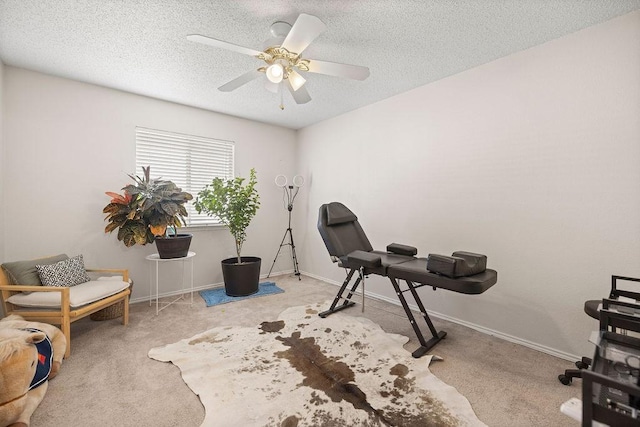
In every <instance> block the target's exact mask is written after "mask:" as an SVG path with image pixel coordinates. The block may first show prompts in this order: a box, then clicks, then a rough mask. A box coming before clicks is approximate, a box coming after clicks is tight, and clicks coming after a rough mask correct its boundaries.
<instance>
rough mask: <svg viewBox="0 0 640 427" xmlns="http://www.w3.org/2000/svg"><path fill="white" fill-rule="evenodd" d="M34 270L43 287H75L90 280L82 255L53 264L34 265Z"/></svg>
mask: <svg viewBox="0 0 640 427" xmlns="http://www.w3.org/2000/svg"><path fill="white" fill-rule="evenodd" d="M36 270H37V271H38V276H40V281H41V282H42V284H43V285H44V286H76V285H79V284H81V283H85V282H88V281H90V280H91V278H90V277H89V275H88V274H87V271H86V270H85V268H84V259H83V258H82V255H77V256H74V257H73V258H69V259H65V260H64V261H60V262H56V263H55V264H47V265H36Z"/></svg>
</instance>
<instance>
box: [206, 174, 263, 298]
mask: <svg viewBox="0 0 640 427" xmlns="http://www.w3.org/2000/svg"><path fill="white" fill-rule="evenodd" d="M244 181H245V179H244V178H241V177H236V178H233V179H228V180H223V179H221V178H215V179H213V181H212V182H211V184H209V185H207V186H206V187H205V188H203V189H202V190H201V191H200V192H199V193H198V196H197V197H196V201H195V204H194V206H195V208H196V210H197V211H198V213H202V212H205V213H206V214H207V215H210V216H214V217H216V218H218V219H219V220H220V222H221V223H222V224H223V225H225V226H227V227H228V228H229V231H230V232H231V234H232V235H233V238H234V240H235V244H236V257H234V258H229V259H226V260H223V261H222V273H223V276H224V282H225V290H226V292H227V294H228V295H231V296H244V295H250V294H252V293H255V292H257V290H258V280H259V278H260V258H256V257H243V256H241V252H242V245H243V244H244V242H245V240H246V238H247V227H248V226H249V223H250V222H251V220H252V219H253V217H254V216H255V215H256V212H257V211H258V208H259V207H260V197H259V195H258V190H257V189H256V184H257V179H256V171H255V169H253V168H252V169H251V172H250V175H249V181H248V182H247V183H246V185H245V183H244Z"/></svg>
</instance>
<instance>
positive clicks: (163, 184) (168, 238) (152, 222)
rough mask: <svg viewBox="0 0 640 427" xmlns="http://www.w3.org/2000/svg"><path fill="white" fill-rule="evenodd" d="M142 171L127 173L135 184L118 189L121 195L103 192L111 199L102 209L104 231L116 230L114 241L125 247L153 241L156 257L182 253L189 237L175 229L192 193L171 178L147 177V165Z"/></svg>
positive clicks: (185, 213)
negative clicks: (139, 174)
mask: <svg viewBox="0 0 640 427" xmlns="http://www.w3.org/2000/svg"><path fill="white" fill-rule="evenodd" d="M142 171H143V173H144V174H143V177H142V178H141V177H139V176H134V175H129V177H130V178H131V179H133V180H134V182H135V183H134V184H129V185H127V186H126V187H124V188H122V190H123V191H124V195H121V194H118V193H113V192H109V191H108V192H106V194H107V195H108V196H110V197H111V202H110V203H109V204H108V205H107V206H105V207H104V209H103V210H102V212H103V213H106V214H107V217H106V218H105V220H107V221H109V224H107V226H106V227H105V229H104V232H105V233H111V232H113V231H114V230H116V229H118V240H120V241H121V242H123V243H124V245H125V246H127V247H130V246H133V245H136V244H138V245H146V244H147V243H153V242H154V241H155V242H156V247H157V248H158V254H159V256H160V258H180V257H184V256H186V255H187V253H188V252H189V245H190V244H191V237H192V236H191V234H178V233H177V232H176V229H177V227H180V226H182V225H184V223H185V222H184V217H186V216H187V215H188V213H187V210H186V208H185V206H184V205H185V203H187V202H188V201H189V200H191V199H193V196H192V195H191V194H189V193H187V192H185V191H182V189H181V188H179V187H177V186H176V185H175V184H174V183H173V182H171V181H167V180H163V179H160V178H156V179H151V178H150V166H148V167H146V168H145V167H143V168H142ZM169 230H172V233H169Z"/></svg>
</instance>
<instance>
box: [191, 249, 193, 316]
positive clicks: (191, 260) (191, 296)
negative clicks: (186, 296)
mask: <svg viewBox="0 0 640 427" xmlns="http://www.w3.org/2000/svg"><path fill="white" fill-rule="evenodd" d="M191 306H192V307H193V258H191Z"/></svg>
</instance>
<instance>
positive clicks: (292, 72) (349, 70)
mask: <svg viewBox="0 0 640 427" xmlns="http://www.w3.org/2000/svg"><path fill="white" fill-rule="evenodd" d="M325 28H326V26H325V25H324V23H323V22H322V21H321V20H320V19H319V18H317V17H316V16H313V15H307V14H305V13H302V14H300V16H298V19H296V22H295V23H294V24H293V26H291V25H290V24H288V23H286V22H282V21H278V22H275V23H274V24H273V25H272V26H271V30H270V31H271V34H272V36H273V37H272V38H270V39H268V40H267V41H266V42H265V49H264V50H263V51H259V50H255V49H251V48H248V47H244V46H239V45H236V44H233V43H229V42H225V41H222V40H217V39H214V38H211V37H206V36H203V35H200V34H190V35H188V36H187V40H190V41H192V42H196V43H203V44H206V45H209V46H214V47H219V48H222V49H227V50H232V51H234V52H238V53H243V54H245V55H251V56H254V57H256V58H258V59H260V60H262V61H264V62H265V63H266V65H264V66H261V67H260V68H258V69H256V70H251V71H248V72H246V73H244V74H242V75H241V76H239V77H237V78H235V79H233V80H231V81H230V82H228V83H225V84H224V85H222V86H220V87H219V88H218V90H220V91H222V92H231V91H232V90H235V89H237V88H239V87H240V86H242V85H244V84H246V83H249V82H250V81H252V80H255V79H257V78H259V77H260V76H262V75H263V74H265V75H266V77H267V78H266V79H265V86H266V88H267V89H268V90H270V91H272V92H276V93H277V92H278V91H280V93H281V94H282V85H284V86H286V87H287V89H288V90H289V92H291V95H292V96H293V99H294V100H295V102H296V103H297V104H306V103H307V102H309V101H311V96H310V95H309V92H308V91H307V89H306V88H305V87H304V84H305V82H306V79H305V78H304V77H303V75H302V74H301V73H300V72H302V73H305V72H309V73H318V74H326V75H329V76H335V77H344V78H348V79H354V80H364V79H366V78H367V77H369V69H368V68H367V67H362V66H359V65H348V64H339V63H336V62H328V61H319V60H317V59H303V58H302V57H301V53H302V52H303V51H304V50H305V49H306V48H307V47H308V46H309V45H310V44H311V42H312V41H314V40H315V39H316V37H318V36H319V35H320V33H322V32H323V31H324V30H325ZM280 108H281V109H284V104H283V103H282V101H281V103H280Z"/></svg>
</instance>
